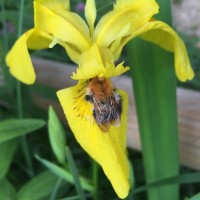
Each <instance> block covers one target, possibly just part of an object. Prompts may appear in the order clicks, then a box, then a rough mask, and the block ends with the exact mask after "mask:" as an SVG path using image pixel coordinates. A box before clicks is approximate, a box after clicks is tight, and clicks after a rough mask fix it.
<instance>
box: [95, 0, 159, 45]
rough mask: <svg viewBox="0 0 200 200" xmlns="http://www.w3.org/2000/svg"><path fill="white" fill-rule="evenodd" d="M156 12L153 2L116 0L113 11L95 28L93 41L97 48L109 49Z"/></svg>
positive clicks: (151, 0) (148, 0)
mask: <svg viewBox="0 0 200 200" xmlns="http://www.w3.org/2000/svg"><path fill="white" fill-rule="evenodd" d="M157 12H158V5H157V4H156V2H155V1H154V0H126V1H124V0H118V1H116V4H115V6H114V9H113V11H111V12H109V13H107V14H106V15H104V16H103V17H102V19H101V20H100V21H99V23H98V24H97V26H96V29H95V32H94V39H95V41H96V43H97V44H98V45H99V46H103V47H110V45H111V44H112V43H113V42H114V41H116V40H122V38H123V37H126V36H127V35H129V34H130V33H132V32H133V31H135V30H136V29H138V28H139V27H140V26H142V25H143V24H145V23H146V22H148V21H149V20H150V18H151V17H152V16H153V15H154V14H155V13H157Z"/></svg>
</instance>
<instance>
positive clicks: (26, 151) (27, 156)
mask: <svg viewBox="0 0 200 200" xmlns="http://www.w3.org/2000/svg"><path fill="white" fill-rule="evenodd" d="M24 1H25V0H21V2H20V11H19V21H18V31H17V37H20V35H21V34H22V28H23V12H24ZM16 91H17V110H18V117H19V118H23V108H22V89H21V83H20V82H19V81H16ZM21 144H22V149H23V153H24V157H25V160H26V164H27V166H28V168H29V171H30V176H33V175H34V170H33V164H32V160H31V156H30V151H29V147H28V141H27V138H26V136H23V137H22V138H21Z"/></svg>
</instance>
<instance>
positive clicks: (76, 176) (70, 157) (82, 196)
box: [66, 147, 86, 200]
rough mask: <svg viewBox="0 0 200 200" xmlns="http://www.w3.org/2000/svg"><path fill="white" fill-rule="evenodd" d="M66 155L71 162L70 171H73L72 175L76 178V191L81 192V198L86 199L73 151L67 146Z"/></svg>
mask: <svg viewBox="0 0 200 200" xmlns="http://www.w3.org/2000/svg"><path fill="white" fill-rule="evenodd" d="M66 155H67V160H68V163H69V168H70V171H71V172H72V175H73V178H74V183H75V187H76V191H77V193H78V194H79V198H80V199H81V200H86V196H85V193H84V191H83V189H82V186H81V183H80V180H79V176H78V170H77V167H76V164H75V161H74V158H73V156H72V153H71V151H70V149H69V147H66Z"/></svg>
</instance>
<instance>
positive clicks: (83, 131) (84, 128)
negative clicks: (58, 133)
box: [57, 81, 130, 198]
mask: <svg viewBox="0 0 200 200" xmlns="http://www.w3.org/2000/svg"><path fill="white" fill-rule="evenodd" d="M85 84H86V83H85V82H83V81H82V82H79V84H78V85H77V86H74V87H71V88H68V89H63V90H60V91H58V92H57V96H58V98H59V100H60V103H61V105H62V107H63V110H64V113H65V115H66V117H67V120H68V123H69V126H70V127H71V129H72V132H73V133H74V135H75V137H76V139H77V141H78V142H79V144H80V145H81V146H82V148H83V149H85V151H86V152H87V153H88V154H89V155H90V156H91V157H92V158H93V159H94V160H96V161H97V162H98V163H99V164H100V165H101V166H102V168H103V171H104V173H105V174H106V176H107V177H108V179H109V180H110V182H111V184H112V186H113V188H114V190H115V191H116V193H117V194H118V196H119V197H120V198H125V197H126V196H127V195H128V191H129V187H130V186H129V180H128V179H129V164H128V160H127V156H126V129H127V107H128V98H127V94H126V93H125V92H123V91H121V90H119V91H118V92H119V94H120V95H121V97H122V104H123V113H122V117H121V125H120V126H119V127H115V126H111V127H110V129H109V132H108V133H104V132H102V131H101V130H100V128H99V127H98V125H97V123H96V121H95V119H94V117H93V115H92V104H91V103H89V102H87V101H85V92H86V90H85Z"/></svg>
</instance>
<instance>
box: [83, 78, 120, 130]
mask: <svg viewBox="0 0 200 200" xmlns="http://www.w3.org/2000/svg"><path fill="white" fill-rule="evenodd" d="M85 100H86V101H89V102H90V103H92V104H93V117H94V119H95V121H96V123H97V124H98V126H99V128H100V130H101V131H102V132H109V128H110V126H111V125H113V126H116V127H117V126H119V125H120V122H121V113H122V100H121V96H120V95H119V94H118V93H117V92H116V90H115V89H113V86H112V84H111V82H110V80H108V79H106V78H99V77H95V78H92V79H90V80H89V81H88V83H87V87H86V95H85Z"/></svg>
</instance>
